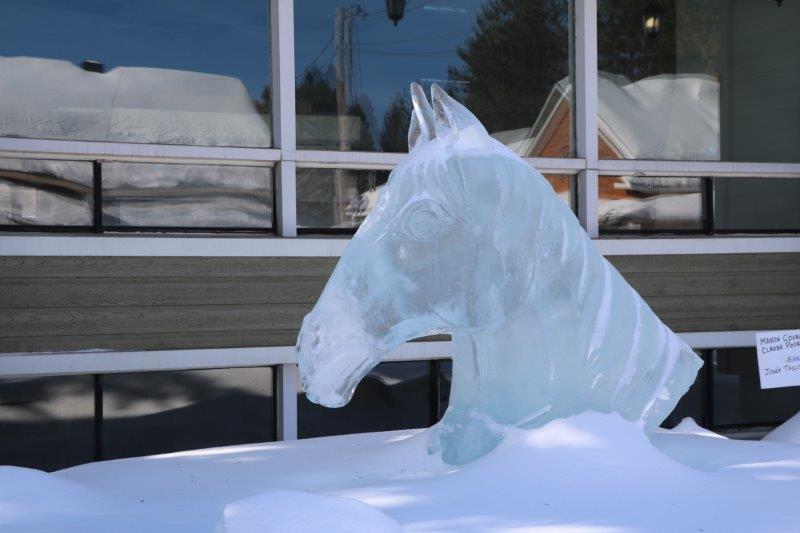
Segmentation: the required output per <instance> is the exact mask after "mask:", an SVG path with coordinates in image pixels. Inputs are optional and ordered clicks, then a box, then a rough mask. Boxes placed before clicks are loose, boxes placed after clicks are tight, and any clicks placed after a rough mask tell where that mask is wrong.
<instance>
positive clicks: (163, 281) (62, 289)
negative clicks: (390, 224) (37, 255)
mask: <svg viewBox="0 0 800 533" xmlns="http://www.w3.org/2000/svg"><path fill="white" fill-rule="evenodd" d="M327 280H328V278H327V277H312V276H298V277H288V276H285V277H271V278H269V277H253V278H248V277H231V278H219V277H209V278H201V277H192V278H180V277H174V278H173V277H157V278H145V277H142V278H74V279H73V278H55V277H54V278H5V279H2V280H0V294H3V299H2V302H0V305H2V307H4V308H36V307H85V306H86V305H87V303H91V304H92V305H97V306H103V307H128V306H146V305H157V306H174V305H193V306H202V305H248V304H264V305H274V304H289V303H300V304H313V303H314V302H316V301H317V299H318V298H319V295H320V293H321V292H322V289H323V288H324V287H325V283H326V282H327Z"/></svg>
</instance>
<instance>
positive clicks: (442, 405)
mask: <svg viewBox="0 0 800 533" xmlns="http://www.w3.org/2000/svg"><path fill="white" fill-rule="evenodd" d="M437 364H438V365H439V376H438V378H439V402H438V403H439V405H438V407H439V418H440V419H441V418H442V417H443V416H444V413H445V411H447V407H448V405H449V404H450V389H451V387H452V385H453V361H451V360H450V359H445V360H443V361H437Z"/></svg>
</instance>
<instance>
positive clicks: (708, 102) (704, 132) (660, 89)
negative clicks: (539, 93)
mask: <svg viewBox="0 0 800 533" xmlns="http://www.w3.org/2000/svg"><path fill="white" fill-rule="evenodd" d="M597 90H598V101H597V115H598V117H597V122H598V129H599V131H600V135H601V136H602V137H603V138H604V139H605V140H606V142H607V143H608V144H609V146H610V147H611V149H612V150H614V151H616V152H617V155H618V157H620V158H622V159H679V160H680V159H682V160H711V161H714V160H717V161H718V160H719V159H720V150H719V82H717V81H716V80H715V79H713V78H711V77H709V76H706V75H703V74H677V75H670V74H663V75H659V76H653V77H650V78H644V79H641V80H638V81H635V82H631V81H630V80H628V79H627V78H625V77H624V76H617V75H613V74H608V73H605V72H600V73H599V78H598V87H597ZM571 92H572V86H571V83H570V80H569V78H564V79H563V80H561V81H560V82H558V83H556V84H555V85H554V86H553V89H552V91H551V93H550V96H549V97H548V99H547V102H546V103H545V105H544V106H543V108H542V112H541V113H540V115H539V118H537V120H536V123H535V124H533V126H532V127H530V128H522V129H518V130H509V131H503V132H497V133H495V134H493V137H495V138H497V139H498V140H501V142H504V143H507V144H509V147H510V148H512V149H513V150H515V151H516V152H517V153H519V154H520V155H523V156H540V155H543V154H539V153H537V151H538V150H541V148H542V147H543V146H544V143H545V142H546V140H547V139H544V138H543V137H544V136H543V133H545V132H547V131H548V128H547V125H548V123H549V122H550V118H551V116H553V114H554V110H555V109H556V108H557V107H558V105H559V104H560V103H561V102H562V101H564V100H567V101H568V98H569V97H570V95H571Z"/></svg>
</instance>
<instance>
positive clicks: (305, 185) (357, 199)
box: [297, 168, 389, 228]
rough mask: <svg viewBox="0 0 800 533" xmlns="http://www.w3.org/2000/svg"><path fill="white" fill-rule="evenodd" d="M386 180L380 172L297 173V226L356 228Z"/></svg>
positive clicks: (322, 170) (323, 170)
mask: <svg viewBox="0 0 800 533" xmlns="http://www.w3.org/2000/svg"><path fill="white" fill-rule="evenodd" d="M388 177H389V172H388V171H383V170H341V169H331V168H319V169H317V168H313V169H312V168H303V169H297V226H298V227H300V228H357V227H358V226H359V225H360V224H361V222H363V221H364V219H365V218H366V216H367V215H368V214H369V212H370V211H371V210H372V208H373V207H374V206H375V203H376V202H377V200H378V194H379V193H380V191H381V188H382V187H383V185H384V184H385V183H386V180H387V178H388Z"/></svg>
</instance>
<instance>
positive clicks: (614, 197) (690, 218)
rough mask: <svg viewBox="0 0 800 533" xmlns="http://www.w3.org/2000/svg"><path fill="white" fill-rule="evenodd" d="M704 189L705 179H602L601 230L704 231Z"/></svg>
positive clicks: (638, 177)
mask: <svg viewBox="0 0 800 533" xmlns="http://www.w3.org/2000/svg"><path fill="white" fill-rule="evenodd" d="M703 187H704V183H703V178H673V177H645V176H613V177H612V176H600V179H599V184H598V188H599V196H600V201H599V204H598V218H599V225H600V229H601V230H605V231H620V230H622V231H684V230H697V231H699V230H702V229H703V228H704V216H703V209H704V207H703Z"/></svg>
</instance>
